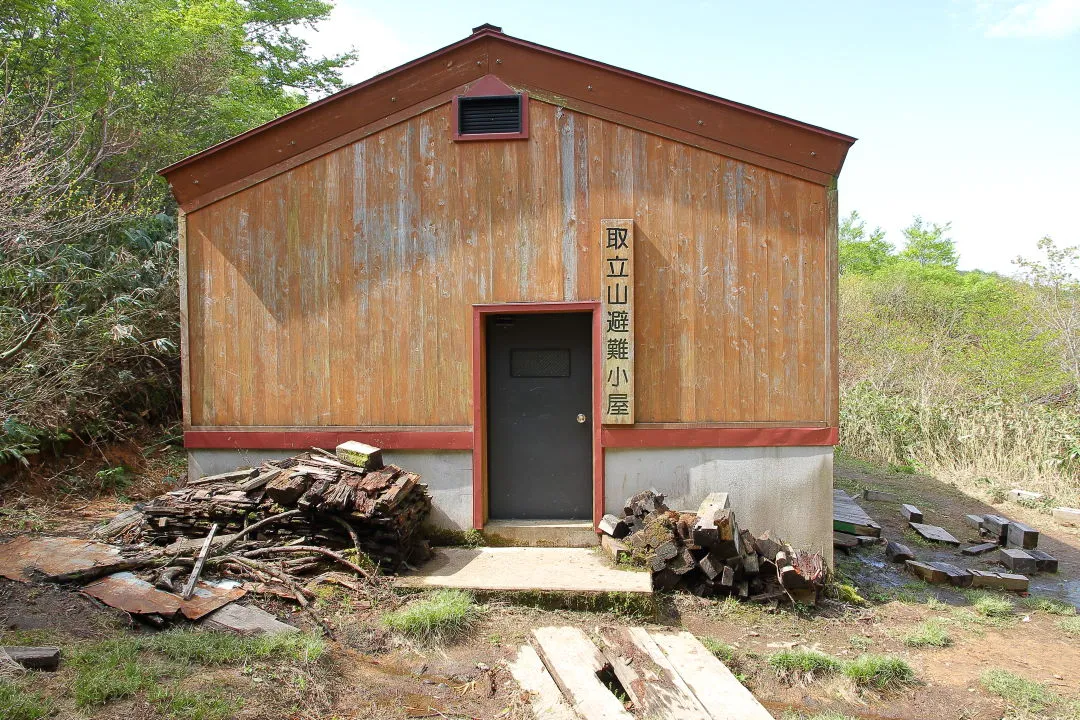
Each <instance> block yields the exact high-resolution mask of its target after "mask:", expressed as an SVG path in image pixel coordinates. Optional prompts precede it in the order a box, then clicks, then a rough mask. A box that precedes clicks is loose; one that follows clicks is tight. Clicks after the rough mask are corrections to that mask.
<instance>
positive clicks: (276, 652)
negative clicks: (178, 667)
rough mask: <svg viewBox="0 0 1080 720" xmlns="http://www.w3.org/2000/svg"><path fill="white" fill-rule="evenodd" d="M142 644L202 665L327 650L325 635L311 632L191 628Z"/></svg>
mask: <svg viewBox="0 0 1080 720" xmlns="http://www.w3.org/2000/svg"><path fill="white" fill-rule="evenodd" d="M142 645H143V647H144V648H145V649H147V650H153V651H155V652H159V653H161V654H162V655H164V656H166V657H168V658H169V659H171V660H177V661H179V662H185V663H198V664H200V665H231V664H236V663H241V662H246V661H248V660H269V659H280V660H291V661H294V662H301V663H313V662H316V661H318V660H319V658H321V657H322V656H323V654H324V653H325V652H326V643H325V642H324V641H323V639H322V638H321V637H318V636H316V635H311V634H308V633H276V634H274V635H257V636H251V637H245V636H242V635H233V634H232V633H223V632H208V631H204V630H195V629H189V628H183V629H177V630H170V631H168V632H163V633H159V634H157V635H153V636H151V637H149V638H147V639H146V640H145V641H144V642H143V644H142Z"/></svg>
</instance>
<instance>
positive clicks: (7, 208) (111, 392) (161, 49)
mask: <svg viewBox="0 0 1080 720" xmlns="http://www.w3.org/2000/svg"><path fill="white" fill-rule="evenodd" d="M331 7H332V6H331V5H330V3H328V2H323V1H322V0H6V1H5V2H0V54H2V59H0V463H3V462H4V461H5V460H10V459H11V458H16V459H19V458H25V456H26V455H27V454H29V453H32V452H34V451H35V449H36V448H37V447H38V446H39V445H41V444H43V443H47V442H48V441H49V440H50V439H55V438H64V437H66V436H67V435H69V434H72V433H74V434H78V435H81V436H83V437H99V436H108V435H112V436H116V435H121V434H123V433H125V432H126V431H128V430H129V429H130V428H131V427H132V426H133V425H137V424H140V423H143V422H151V423H160V422H169V421H170V420H171V419H172V418H175V417H176V414H177V410H178V394H179V393H178V388H179V355H178V349H177V348H178V345H179V337H178V336H179V332H178V330H179V328H178V322H179V315H180V313H179V306H178V302H179V301H178V293H177V290H178V288H177V284H176V283H177V247H176V223H175V219H174V217H173V211H174V207H173V203H172V200H171V197H170V196H169V193H168V192H167V188H166V186H165V183H164V181H163V180H162V179H161V178H159V177H157V176H156V174H155V170H156V169H157V168H160V167H163V166H165V165H167V164H169V163H171V162H173V161H175V160H178V159H180V158H182V157H184V156H186V155H188V154H190V153H193V152H195V151H198V150H202V149H203V148H206V147H209V146H210V145H213V144H215V143H217V142H220V141H222V140H224V139H226V138H228V137H230V136H233V135H236V134H237V133H240V132H243V131H245V130H248V129H249V128H251V127H254V126H256V125H259V124H261V123H264V122H266V121H268V120H271V119H273V118H275V117H277V116H279V115H281V114H283V113H286V112H288V111H290V110H293V109H295V108H298V107H300V106H302V105H304V104H305V103H306V102H307V101H308V96H309V95H318V94H322V93H325V92H328V91H331V90H334V89H336V88H338V87H340V86H341V77H340V70H341V68H342V67H344V65H345V64H346V63H348V62H349V61H350V59H351V56H350V55H340V56H335V57H331V58H316V57H311V56H310V54H309V48H308V47H307V45H306V44H305V43H304V41H303V40H301V39H300V38H298V37H297V36H296V35H295V34H294V31H295V30H296V28H298V27H300V26H304V25H311V24H313V23H315V22H318V21H319V20H321V19H324V18H325V17H326V16H327V15H328V13H329V12H330V10H331Z"/></svg>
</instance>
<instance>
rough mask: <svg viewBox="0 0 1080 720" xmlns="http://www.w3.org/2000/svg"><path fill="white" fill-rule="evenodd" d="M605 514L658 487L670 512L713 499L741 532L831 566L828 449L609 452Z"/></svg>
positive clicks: (830, 463)
mask: <svg viewBox="0 0 1080 720" xmlns="http://www.w3.org/2000/svg"><path fill="white" fill-rule="evenodd" d="M605 465H606V469H605V484H606V487H605V502H604V505H605V512H613V513H616V514H619V513H621V511H622V503H623V501H624V500H625V499H626V498H627V497H629V496H630V495H633V494H634V493H636V492H640V491H642V490H645V489H648V488H650V487H655V488H656V489H657V490H660V491H662V492H665V493H667V503H668V506H669V507H671V508H674V509H678V510H696V509H697V507H698V505H699V504H700V502H701V500H702V499H703V498H704V497H705V496H706V495H708V494H709V493H711V492H727V493H729V494H730V498H731V507H732V509H733V510H734V511H735V517H736V519H737V520H738V523H739V526H740V527H743V528H748V529H749V530H750V531H751V532H753V533H755V534H761V533H763V532H765V531H766V530H768V531H769V533H770V534H771V535H772V536H773V537H779V538H782V539H783V540H785V541H786V542H788V543H789V544H790V545H791V546H792V547H795V548H800V549H806V550H816V551H818V552H821V553H823V554H824V556H825V557H826V558H827V559H828V561H829V563H830V565H831V564H832V469H833V449H832V448H831V447H767V448H647V449H640V448H636V449H615V448H612V449H609V450H607V452H606V454H605Z"/></svg>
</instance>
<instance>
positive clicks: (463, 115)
mask: <svg viewBox="0 0 1080 720" xmlns="http://www.w3.org/2000/svg"><path fill="white" fill-rule="evenodd" d="M524 102H525V100H524V96H522V95H476V96H471V97H470V96H463V97H459V98H457V136H458V138H461V139H471V138H477V139H479V137H480V136H482V137H484V138H485V139H495V138H497V137H522V136H523V134H524V133H525V132H527V131H526V129H525V113H524ZM492 136H494V137H492Z"/></svg>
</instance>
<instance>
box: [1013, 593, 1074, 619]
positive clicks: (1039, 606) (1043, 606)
mask: <svg viewBox="0 0 1080 720" xmlns="http://www.w3.org/2000/svg"><path fill="white" fill-rule="evenodd" d="M1020 604H1021V605H1022V606H1024V607H1026V608H1028V609H1029V610H1038V611H1039V612H1044V613H1047V614H1048V615H1076V606H1075V605H1073V604H1072V603H1067V602H1065V601H1064V600H1058V599H1056V598H1044V597H1035V596H1031V597H1026V598H1024V599H1023V600H1021V601H1020Z"/></svg>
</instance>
